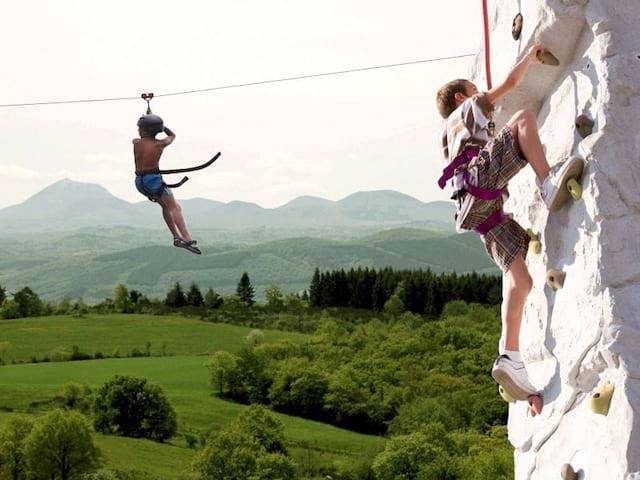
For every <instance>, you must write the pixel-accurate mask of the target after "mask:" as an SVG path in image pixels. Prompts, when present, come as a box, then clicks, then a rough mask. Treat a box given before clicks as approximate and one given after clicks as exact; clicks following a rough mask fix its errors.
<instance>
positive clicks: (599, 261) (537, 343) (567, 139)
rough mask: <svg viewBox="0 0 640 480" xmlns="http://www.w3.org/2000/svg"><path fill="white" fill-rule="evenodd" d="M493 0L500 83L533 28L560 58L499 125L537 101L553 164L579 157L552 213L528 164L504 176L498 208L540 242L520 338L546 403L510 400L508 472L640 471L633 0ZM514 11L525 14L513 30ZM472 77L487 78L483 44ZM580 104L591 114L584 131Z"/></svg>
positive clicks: (595, 474) (637, 46)
mask: <svg viewBox="0 0 640 480" xmlns="http://www.w3.org/2000/svg"><path fill="white" fill-rule="evenodd" d="M489 3H490V5H491V7H490V8H491V12H490V24H491V27H490V28H491V44H492V59H491V64H492V73H493V82H494V84H495V83H496V82H497V81H499V80H501V79H503V78H504V76H506V74H507V72H508V70H509V68H510V67H511V66H512V65H513V64H514V63H515V62H516V60H517V59H518V58H520V56H521V55H522V54H523V53H524V52H525V51H526V49H527V47H528V46H530V45H531V44H532V42H533V41H534V40H535V39H539V40H540V41H541V42H542V43H543V44H544V45H545V46H546V47H547V48H548V49H549V50H550V51H551V52H552V53H553V54H554V55H555V56H556V57H557V58H558V59H559V60H560V66H558V67H551V66H544V65H540V66H538V65H534V66H532V67H531V69H530V70H529V74H528V76H527V78H526V79H525V81H524V82H523V84H522V85H521V86H520V87H519V88H518V89H517V91H515V92H513V93H512V94H510V95H509V96H508V98H506V99H505V101H504V102H503V103H502V105H501V109H500V111H499V112H498V113H497V115H496V118H495V121H496V124H497V127H498V128H500V127H501V126H502V125H504V123H505V122H506V121H507V120H508V119H509V117H510V116H511V115H512V114H513V113H514V112H516V111H517V110H520V109H523V108H526V109H530V110H533V111H534V112H536V113H537V115H538V124H539V126H540V135H541V138H542V142H543V144H544V145H545V149H546V153H547V157H548V159H549V162H550V163H551V164H554V163H556V162H558V161H560V160H562V159H566V158H567V157H569V156H571V155H578V156H580V157H582V158H584V159H585V160H586V161H587V164H586V165H587V166H586V171H585V174H584V176H583V178H582V187H583V189H584V194H583V198H582V200H580V201H578V202H574V201H572V200H569V201H568V202H567V204H566V205H565V206H564V207H563V208H562V209H561V210H559V211H558V212H554V213H552V214H549V213H548V211H547V209H546V208H545V206H544V204H543V203H542V200H541V198H540V196H539V194H538V192H537V188H536V186H535V177H534V174H533V172H532V171H531V169H529V168H527V169H525V170H524V171H523V172H521V173H520V174H519V175H518V176H517V177H516V178H515V179H514V181H513V182H512V183H511V184H510V187H509V189H510V193H511V198H510V199H509V201H508V202H507V205H506V209H507V210H508V211H511V212H512V213H513V214H514V216H515V218H516V219H517V220H518V221H519V222H520V223H521V224H522V225H523V226H524V227H525V228H532V229H533V230H534V231H535V232H539V233H540V234H541V241H542V252H541V253H540V254H538V255H536V254H534V253H533V252H530V253H529V256H528V258H527V263H528V265H529V269H530V272H531V275H532V277H533V279H534V284H535V286H534V289H533V291H532V293H531V295H530V296H529V300H528V304H527V306H526V309H525V317H524V321H523V327H522V332H521V346H522V347H521V349H522V354H523V357H524V360H525V362H526V363H527V370H528V371H529V374H530V376H531V378H532V381H533V382H534V384H535V385H536V386H537V387H538V388H539V389H540V390H541V391H543V396H544V402H545V407H544V411H543V413H542V415H539V416H537V417H535V418H534V417H532V416H531V415H530V413H529V411H528V408H527V405H526V404H524V403H522V402H519V403H517V404H512V405H511V406H510V409H509V440H510V441H511V443H512V444H513V446H514V448H515V459H516V472H515V478H516V479H517V480H521V479H536V480H537V479H539V480H549V479H555V478H558V479H560V478H562V477H561V469H562V468H563V465H564V464H570V465H571V466H572V467H573V469H574V470H575V472H576V473H577V474H578V475H577V478H578V479H607V480H609V479H627V480H628V479H640V133H639V132H638V129H639V128H640V36H639V35H638V34H637V27H638V25H640V1H639V0H615V1H611V0H527V1H524V0H519V1H514V0H495V1H492V2H489ZM518 12H521V13H522V15H523V17H524V24H523V31H522V36H521V38H520V40H519V41H514V40H513V38H512V36H511V25H512V21H513V18H514V17H515V15H516V14H517V13H518ZM479 21H480V20H479ZM472 75H473V77H474V79H475V80H476V81H477V83H478V86H479V87H485V85H486V83H485V81H484V58H483V55H482V54H479V55H478V57H477V58H476V61H475V64H474V65H473V66H472ZM580 115H585V116H587V117H588V118H590V119H591V120H593V122H594V125H593V133H591V134H590V135H588V136H586V137H585V138H582V136H581V135H580V134H579V132H578V128H577V127H576V124H575V122H576V119H577V118H578V117H579V116H580ZM550 268H556V269H560V270H563V271H564V272H566V280H565V283H564V287H563V288H562V289H560V290H558V291H553V290H551V289H550V288H549V287H548V286H546V285H545V282H544V280H545V273H546V271H547V269H550ZM606 382H611V383H613V385H614V388H615V390H614V393H613V396H612V399H611V404H610V409H609V411H608V414H607V415H606V416H605V415H601V414H596V413H593V412H592V410H591V409H590V403H591V400H592V397H593V395H594V394H595V393H597V390H598V388H599V387H600V386H602V385H603V384H605V383H606ZM565 468H566V467H565Z"/></svg>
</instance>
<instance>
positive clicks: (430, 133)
mask: <svg viewBox="0 0 640 480" xmlns="http://www.w3.org/2000/svg"><path fill="white" fill-rule="evenodd" d="M0 2H1V3H4V4H5V5H4V7H3V12H2V17H1V18H0V44H2V45H4V46H5V48H3V74H2V77H1V78H0V104H9V103H22V102H36V101H50V100H77V99H85V98H108V97H130V96H138V95H140V93H142V92H154V93H156V94H162V93H168V92H176V91H185V90H192V89H200V88H208V87H215V86H220V85H229V84H237V83H247V82H254V81H261V80H270V79H276V78H285V77H291V76H299V75H308V74H313V73H321V72H331V71H339V70H346V69H353V68H360V67H369V66H376V65H385V64H392V63H401V62H410V61H415V60H423V59H429V58H437V57H446V56H455V55H463V54H469V53H476V52H478V51H479V49H480V45H481V41H482V31H481V27H482V13H481V2H480V1H477V0H448V1H447V2H435V1H425V0H394V1H391V0H323V1H321V2H320V1H315V2H311V1H309V0H269V1H265V0H224V1H223V0H189V1H184V0H183V1H178V0H136V1H125V0H112V1H110V2H105V1H104V0H99V1H98V0H75V1H74V0H58V1H56V2H51V1H48V0H28V1H25V2H9V1H8V0H0ZM454 20H455V22H456V26H455V31H456V32H457V33H456V34H452V25H453V23H452V22H453V21H454ZM472 60H473V58H472V57H468V58H463V59H457V60H449V61H442V62H433V63H426V64H420V65H410V66H403V67H397V68H390V69H383V70H374V71H367V72H359V73H352V74H345V75H337V76H329V77H322V78H314V79H305V80H299V81H292V82H282V83H274V84H268V85H260V86H251V87H246V88H237V89H228V90H219V91H215V92H207V93H198V94H192V95H179V96H171V97H161V98H156V99H154V100H153V101H152V103H151V106H152V109H153V112H154V113H157V114H159V115H161V116H162V117H163V118H164V120H165V124H166V125H167V126H168V127H170V128H171V129H173V130H174V131H175V132H176V134H177V138H176V141H175V142H174V144H173V145H171V146H170V147H168V148H167V149H166V150H165V152H164V154H163V157H162V160H161V167H162V168H180V167H187V166H192V165H196V164H199V163H202V162H204V161H206V160H208V159H209V158H210V157H211V156H212V155H213V154H214V153H215V152H217V151H221V152H222V157H221V158H220V159H219V160H218V161H217V162H216V163H215V164H214V166H212V167H211V168H208V169H206V170H203V171H200V172H196V173H193V174H191V175H190V178H191V180H190V181H189V182H188V183H186V184H185V185H184V186H183V187H181V188H180V189H176V191H175V194H176V197H177V198H178V199H181V198H194V197H201V198H210V199H215V200H219V201H224V202H228V201H232V200H242V201H248V202H254V203H258V204H260V205H262V206H264V207H276V206H279V205H282V204H284V203H286V202H288V201H290V200H292V199H293V198H295V197H298V196H301V195H313V196H319V197H323V198H328V199H331V200H338V199H340V198H343V197H345V196H347V195H349V194H351V193H353V192H356V191H363V190H383V189H384V190H387V189H390V190H397V191H400V192H403V193H406V194H409V195H411V196H414V197H416V198H418V199H420V200H423V201H433V200H445V199H446V198H447V194H446V193H445V192H441V191H440V190H439V189H438V187H437V185H436V179H437V177H438V176H439V173H440V170H441V168H442V165H441V160H440V154H439V149H438V141H439V133H440V130H441V119H440V117H439V116H438V114H437V111H436V108H435V102H434V98H435V93H436V91H437V89H438V87H439V86H441V85H442V84H443V83H445V82H447V81H449V80H452V79H454V78H460V77H467V76H468V73H469V67H470V65H471V62H472ZM145 109H146V103H145V102H144V101H143V100H142V99H140V100H133V101H118V102H103V103H86V104H67V105H51V106H37V107H22V108H0V148H1V150H0V182H1V184H2V190H1V193H0V208H2V207H6V206H8V205H12V204H16V203H20V202H22V201H24V200H25V199H27V198H28V197H29V196H31V195H33V194H35V193H37V192H38V191H40V190H41V189H43V188H44V187H46V186H47V185H49V184H51V183H54V182H56V181H58V180H60V179H63V178H70V179H71V180H76V181H81V182H89V183H98V184H100V185H103V186H104V187H105V188H107V189H108V190H109V191H110V192H111V193H112V194H114V195H116V196H117V197H120V198H123V199H125V200H127V201H130V202H134V201H136V202H137V201H143V200H144V197H142V196H141V195H140V194H139V193H138V192H137V191H136V190H135V186H134V175H133V170H134V165H133V155H132V145H131V139H132V138H134V137H135V136H137V129H136V121H137V119H138V117H139V116H140V115H141V114H143V113H144V111H145ZM178 179H179V177H170V178H169V180H175V181H177V180H178Z"/></svg>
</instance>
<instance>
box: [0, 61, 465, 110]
mask: <svg viewBox="0 0 640 480" xmlns="http://www.w3.org/2000/svg"><path fill="white" fill-rule="evenodd" d="M473 56H475V53H466V54H463V55H453V56H449V57H439V58H429V59H426V60H414V61H411V62H403V63H391V64H387V65H376V66H374V67H360V68H352V69H349V70H339V71H335V72H323V73H312V74H309V75H299V76H296V77H287V78H276V79H272V80H258V81H255V82H248V83H236V84H232V85H221V86H217V87H209V88H200V89H197V90H185V91H182V92H170V93H158V94H154V98H158V97H173V96H176V95H190V94H194V93H205V92H213V91H216V90H227V89H230V88H243V87H252V86H256V85H266V84H269V83H279V82H291V81H296V80H306V79H310V78H319V77H328V76H332V75H345V74H349V73H356V72H366V71H371V70H382V69H385V68H397V67H406V66H408V65H419V64H421V63H431V62H442V61H445V60H456V59H459V58H466V57H473ZM125 100H140V96H139V95H137V96H134V97H110V98H89V99H83V100H52V101H43V102H26V103H5V104H0V108H9V107H34V106H39V105H64V104H73V103H93V102H118V101H125Z"/></svg>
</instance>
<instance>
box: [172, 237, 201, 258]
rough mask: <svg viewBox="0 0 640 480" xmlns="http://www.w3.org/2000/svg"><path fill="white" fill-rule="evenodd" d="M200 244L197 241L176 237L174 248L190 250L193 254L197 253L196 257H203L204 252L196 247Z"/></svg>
mask: <svg viewBox="0 0 640 480" xmlns="http://www.w3.org/2000/svg"><path fill="white" fill-rule="evenodd" d="M197 244H198V242H196V241H195V240H185V239H184V238H180V237H176V238H174V239H173V246H174V247H178V248H184V249H185V250H189V251H190V252H191V253H195V254H196V255H201V254H202V251H201V250H200V249H199V248H198V247H197V246H196V245H197Z"/></svg>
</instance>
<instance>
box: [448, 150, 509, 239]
mask: <svg viewBox="0 0 640 480" xmlns="http://www.w3.org/2000/svg"><path fill="white" fill-rule="evenodd" d="M479 154H480V148H479V147H467V148H465V149H464V150H463V151H462V153H460V155H458V156H457V157H456V158H454V159H453V160H452V161H451V162H449V164H448V165H447V166H446V167H445V168H444V170H443V171H442V175H441V176H440V178H439V179H438V186H439V187H440V188H441V189H443V188H444V187H445V186H446V185H447V182H448V181H449V180H451V179H452V178H453V176H454V175H455V174H456V171H457V170H458V169H463V170H462V171H463V173H462V180H463V185H464V186H463V188H462V190H459V191H457V192H455V194H454V198H455V199H458V198H459V197H460V196H462V195H463V194H465V193H468V194H469V195H471V196H473V197H476V198H478V199H480V200H487V201H489V200H496V199H498V198H500V197H502V196H503V195H504V194H505V193H506V189H499V188H481V187H476V186H475V185H472V184H471V183H470V182H469V172H468V166H469V162H470V161H471V160H473V159H474V158H476V157H478V155H479ZM507 218H508V217H507V215H506V214H505V213H504V210H502V208H499V209H497V210H495V211H494V212H492V213H491V214H490V215H489V216H488V217H487V218H486V219H485V220H484V221H483V222H482V223H481V224H480V225H478V226H477V227H476V228H475V231H476V232H478V233H479V234H480V235H483V236H484V235H486V234H487V233H489V232H490V231H491V230H493V229H494V228H495V227H497V226H498V225H500V224H501V223H502V222H504V220H505V219H507Z"/></svg>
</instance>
